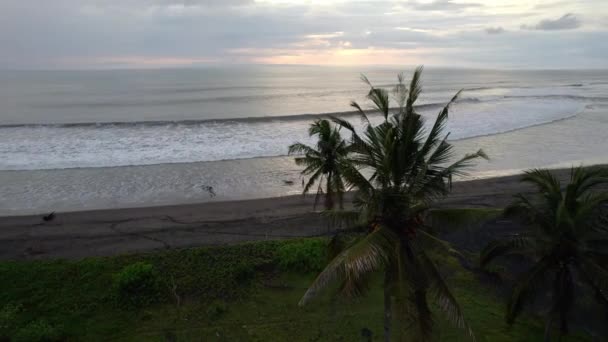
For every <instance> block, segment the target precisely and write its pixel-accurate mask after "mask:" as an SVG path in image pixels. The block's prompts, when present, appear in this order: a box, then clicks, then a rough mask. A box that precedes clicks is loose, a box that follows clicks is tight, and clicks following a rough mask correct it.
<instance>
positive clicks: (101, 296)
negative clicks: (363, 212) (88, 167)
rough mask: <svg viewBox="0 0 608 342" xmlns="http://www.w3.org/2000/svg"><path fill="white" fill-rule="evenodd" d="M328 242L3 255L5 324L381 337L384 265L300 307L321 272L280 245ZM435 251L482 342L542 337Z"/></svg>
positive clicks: (89, 331)
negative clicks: (148, 300) (124, 292)
mask: <svg viewBox="0 0 608 342" xmlns="http://www.w3.org/2000/svg"><path fill="white" fill-rule="evenodd" d="M326 243H327V240H326V239H316V238H315V239H302V240H292V241H276V242H275V241H272V242H261V243H254V244H244V245H238V246H229V247H217V248H197V249H188V250H176V251H168V252H159V253H154V254H142V255H128V256H118V257H110V258H90V259H85V260H81V261H23V262H0V277H1V279H3V291H2V292H0V308H1V310H0V328H1V329H2V334H3V335H4V334H5V335H4V336H5V337H6V336H9V337H11V338H13V339H14V340H15V341H17V340H20V341H21V340H23V341H40V340H44V339H45V338H46V339H47V340H52V339H55V338H66V339H67V340H70V341H107V340H119V341H201V340H203V341H235V340H236V341H288V340H289V341H340V340H342V341H365V339H363V338H362V336H361V333H362V331H363V329H367V330H369V331H371V333H372V334H373V340H381V339H382V335H383V334H382V331H383V330H382V329H383V323H382V312H383V306H382V298H383V291H382V277H381V275H380V274H378V275H375V276H373V277H371V278H370V291H369V293H368V295H367V296H365V297H361V298H359V299H356V300H349V299H347V298H342V297H337V299H336V297H334V296H333V295H332V293H327V294H326V295H322V296H320V297H319V298H317V299H315V301H314V305H310V306H306V307H303V308H301V307H298V306H297V302H298V299H299V298H300V297H301V296H302V294H303V293H304V292H305V291H306V288H307V285H308V284H310V282H311V281H312V279H313V278H314V274H313V273H309V272H300V271H295V270H288V269H286V268H285V266H286V265H284V266H279V265H278V260H279V253H281V252H279V251H287V250H291V251H296V250H297V249H299V248H302V249H304V250H305V251H306V253H308V252H311V249H313V248H314V247H313V246H317V247H316V248H318V250H317V251H314V252H313V253H318V254H319V255H321V254H323V253H325V247H326ZM296 253H297V254H300V255H303V254H302V253H299V252H297V251H296ZM435 257H437V258H440V259H439V260H440V263H439V264H440V265H442V271H443V272H444V273H445V274H446V275H447V276H446V278H447V281H448V283H449V285H450V286H451V288H452V290H453V291H454V295H455V296H456V297H458V298H459V300H460V304H461V306H462V310H463V311H464V313H465V315H466V316H467V317H468V319H469V322H470V325H471V327H472V329H473V330H474V331H475V333H476V337H477V340H478V341H492V342H494V341H505V342H506V341H537V340H539V339H540V338H542V335H543V324H542V321H541V320H540V319H537V318H534V317H530V316H527V315H524V316H523V319H522V320H520V322H518V323H516V324H514V325H513V326H512V327H510V328H509V327H507V325H506V324H505V323H504V320H503V316H504V315H503V312H504V300H502V299H501V298H500V297H498V296H497V295H496V293H495V291H494V290H493V289H492V288H491V287H487V286H484V285H481V284H480V283H479V282H478V281H477V280H476V277H475V276H474V275H473V274H472V273H470V272H468V271H466V270H464V269H463V268H462V267H460V265H459V263H458V262H457V261H456V260H455V259H454V258H452V257H451V256H449V255H442V254H437V255H436V256H435ZM137 263H143V264H149V265H152V266H153V269H154V270H156V272H157V275H158V277H159V281H160V283H161V284H162V286H161V294H160V295H161V298H159V301H158V302H157V303H154V304H148V305H145V306H141V307H138V308H136V307H125V306H122V305H119V304H118V303H116V301H115V300H113V299H114V297H115V290H116V289H115V288H114V287H113V286H112V284H114V281H115V279H116V275H117V274H120V273H121V272H123V270H125V267H127V266H129V265H133V264H137ZM294 265H300V264H299V263H296V264H294ZM313 265H314V263H313V264H311V265H308V266H306V267H312V266H313ZM138 267H139V266H138ZM295 267H296V269H300V266H295ZM311 269H312V268H311ZM251 270H253V271H254V273H251ZM280 270H283V271H280ZM431 308H432V309H433V310H436V308H435V307H431ZM437 325H438V329H436V330H437V332H436V333H437V334H438V340H440V341H462V340H463V339H464V338H465V335H464V333H463V332H462V331H459V330H458V329H453V328H451V327H450V324H447V322H444V321H442V320H438V321H437ZM42 336H46V337H44V338H43V337H42ZM0 340H2V338H0ZM584 340H585V339H581V338H577V337H571V338H570V339H565V341H584Z"/></svg>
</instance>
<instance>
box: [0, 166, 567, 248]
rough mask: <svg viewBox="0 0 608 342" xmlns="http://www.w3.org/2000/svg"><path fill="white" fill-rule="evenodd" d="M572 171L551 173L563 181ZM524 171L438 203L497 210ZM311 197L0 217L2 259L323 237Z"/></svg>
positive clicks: (463, 187)
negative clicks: (46, 219)
mask: <svg viewBox="0 0 608 342" xmlns="http://www.w3.org/2000/svg"><path fill="white" fill-rule="evenodd" d="M569 171H570V169H559V170H555V174H556V175H557V176H558V178H559V179H561V180H565V179H567V177H568V176H569ZM520 176H521V175H513V176H504V177H495V178H487V179H478V180H471V181H463V182H458V183H454V184H453V191H452V193H451V194H450V195H449V196H448V197H446V198H445V199H444V200H442V201H439V202H438V203H437V205H436V207H439V208H502V207H504V206H505V205H507V204H508V203H509V202H510V201H511V200H512V196H513V195H514V194H515V193H518V192H523V193H526V192H530V191H531V190H533V189H531V188H530V187H529V186H527V185H525V184H521V183H520V182H519V179H520ZM312 203H313V196H306V197H303V196H301V195H294V196H284V197H275V198H265V199H254V200H237V201H225V202H219V201H218V202H206V203H198V204H183V205H169V206H155V207H141V208H122V209H106V210H90V211H75V212H66V213H64V212H59V213H57V214H56V218H55V219H54V220H53V221H51V222H44V221H43V220H42V217H41V215H26V216H6V217H2V218H0V259H20V260H23V259H52V258H61V259H64V258H65V259H79V258H83V257H90V256H111V255H118V254H128V253H141V252H151V251H154V250H163V249H173V248H188V247H195V246H209V245H225V244H235V243H243V242H249V241H259V240H273V239H286V238H298V237H311V236H320V235H325V234H327V233H329V232H331V227H330V226H329V225H328V224H327V222H326V221H325V219H324V218H323V217H321V215H320V214H319V212H314V211H313V208H312Z"/></svg>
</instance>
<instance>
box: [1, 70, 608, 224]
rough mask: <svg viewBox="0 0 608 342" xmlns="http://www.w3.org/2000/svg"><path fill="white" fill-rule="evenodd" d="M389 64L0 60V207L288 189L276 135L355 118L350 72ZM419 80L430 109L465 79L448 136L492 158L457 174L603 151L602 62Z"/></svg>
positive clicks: (293, 169) (606, 104)
mask: <svg viewBox="0 0 608 342" xmlns="http://www.w3.org/2000/svg"><path fill="white" fill-rule="evenodd" d="M399 71H401V70H399V69H397V68H379V67H376V68H352V67H344V68H342V67H306V66H298V67H295V66H255V67H253V66H248V67H246V66H238V67H233V68H219V67H218V68H200V69H163V70H105V71H0V215H18V214H28V213H41V212H46V211H53V210H57V211H69V210H82V209H104V208H119V207H137V206H148V205H161V204H180V203H191V202H200V201H218V200H232V199H247V198H259V197H272V196H283V195H290V194H296V193H300V191H301V186H300V177H299V171H300V169H299V168H298V167H297V166H295V165H294V163H293V161H292V158H290V157H286V154H287V146H288V145H289V144H291V143H293V142H295V141H301V142H306V143H311V142H312V141H311V140H310V138H309V137H308V136H307V127H308V125H309V124H310V123H311V122H312V120H314V119H315V118H317V117H319V116H322V115H323V114H328V113H331V114H333V115H337V116H341V117H345V118H347V119H349V120H351V121H352V122H353V123H355V124H356V125H359V126H360V125H361V123H360V120H359V119H358V117H357V116H356V115H354V114H353V113H352V112H351V110H352V109H351V108H350V106H349V103H350V101H352V100H356V101H359V102H360V103H361V104H363V105H364V107H369V106H370V104H369V102H368V101H366V99H365V95H366V93H367V90H368V88H367V86H366V85H365V84H364V83H363V82H361V81H360V80H359V77H360V74H362V73H363V74H365V75H366V76H367V77H368V78H369V79H370V80H371V81H372V82H373V83H374V84H375V85H377V86H382V87H391V86H392V85H394V83H395V81H396V75H397V73H398V72H399ZM402 71H404V72H405V75H406V78H407V77H408V75H409V73H411V71H413V68H404V70H402ZM423 84H424V92H423V95H422V97H421V98H420V99H419V101H418V105H419V106H418V108H417V110H418V111H419V112H420V113H421V114H422V115H423V116H425V117H428V118H429V121H431V120H432V119H433V117H434V116H435V115H436V114H437V112H438V111H439V109H440V108H441V106H442V105H443V104H444V103H445V102H446V101H447V100H449V99H450V98H451V97H452V96H453V95H454V93H456V92H457V91H458V90H460V89H464V92H463V94H462V96H461V98H460V100H459V101H458V102H457V103H456V105H455V106H454V107H453V108H452V111H451V113H450V120H449V124H448V130H449V131H451V135H450V138H451V140H452V141H453V142H454V144H455V146H456V150H457V152H458V153H466V152H472V151H475V150H477V149H478V148H483V149H484V150H485V151H486V152H487V153H488V154H489V155H490V158H491V160H490V161H489V162H480V163H479V166H478V167H477V168H475V169H473V170H471V173H470V177H474V178H475V177H490V176H496V175H503V174H511V173H515V172H518V171H521V170H522V169H526V168H531V167H562V166H571V165H578V164H592V163H606V162H608V151H607V149H608V71H606V70H571V71H549V70H546V71H540V70H538V71H525V70H511V71H504V70H503V71H501V70H468V69H438V68H427V69H426V70H425V72H424V81H423ZM376 119H377V120H379V117H378V116H376ZM285 181H292V182H293V183H294V184H286V182H285ZM287 183H289V182H287ZM205 186H212V187H213V188H214V190H215V192H216V193H217V196H216V197H213V198H211V197H209V196H208V194H207V193H206V192H205V191H204V189H203V188H204V187H205Z"/></svg>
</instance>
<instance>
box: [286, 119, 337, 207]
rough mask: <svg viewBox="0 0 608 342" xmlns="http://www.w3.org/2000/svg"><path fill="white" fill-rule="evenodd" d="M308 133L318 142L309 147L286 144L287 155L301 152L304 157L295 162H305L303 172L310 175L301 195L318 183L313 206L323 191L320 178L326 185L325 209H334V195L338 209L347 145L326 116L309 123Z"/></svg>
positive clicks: (299, 144)
mask: <svg viewBox="0 0 608 342" xmlns="http://www.w3.org/2000/svg"><path fill="white" fill-rule="evenodd" d="M308 134H309V135H310V136H311V137H312V136H315V135H316V136H318V141H317V145H316V146H315V147H311V146H308V145H305V144H302V143H295V144H293V145H291V146H289V154H290V155H291V154H304V156H303V157H297V158H295V161H296V164H297V165H304V166H306V168H305V169H304V170H303V171H302V174H303V175H312V176H310V178H309V180H308V183H306V185H305V186H304V190H303V194H306V193H308V191H309V190H310V189H311V188H312V187H313V186H314V184H315V183H318V188H317V194H316V196H315V203H314V206H315V207H316V205H317V203H318V200H319V197H320V195H321V194H322V193H323V188H322V184H323V177H325V179H326V184H325V209H327V210H331V209H333V208H334V196H336V197H337V199H338V203H339V205H340V208H342V195H343V193H344V182H343V180H342V171H341V168H340V165H341V164H342V159H344V158H345V157H346V154H347V145H346V142H345V141H344V140H343V139H342V137H341V136H340V131H339V129H338V128H337V127H335V126H334V125H332V124H331V122H330V121H328V120H326V119H320V120H316V121H315V122H314V123H313V124H311V125H310V128H309V130H308Z"/></svg>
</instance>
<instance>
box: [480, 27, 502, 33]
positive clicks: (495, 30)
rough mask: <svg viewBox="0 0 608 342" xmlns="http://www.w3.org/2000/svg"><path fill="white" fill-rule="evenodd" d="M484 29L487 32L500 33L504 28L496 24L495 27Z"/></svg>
mask: <svg viewBox="0 0 608 342" xmlns="http://www.w3.org/2000/svg"><path fill="white" fill-rule="evenodd" d="M484 31H486V33H487V34H501V33H503V32H505V29H504V28H502V27H501V26H497V27H487V28H486V29H485V30H484Z"/></svg>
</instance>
